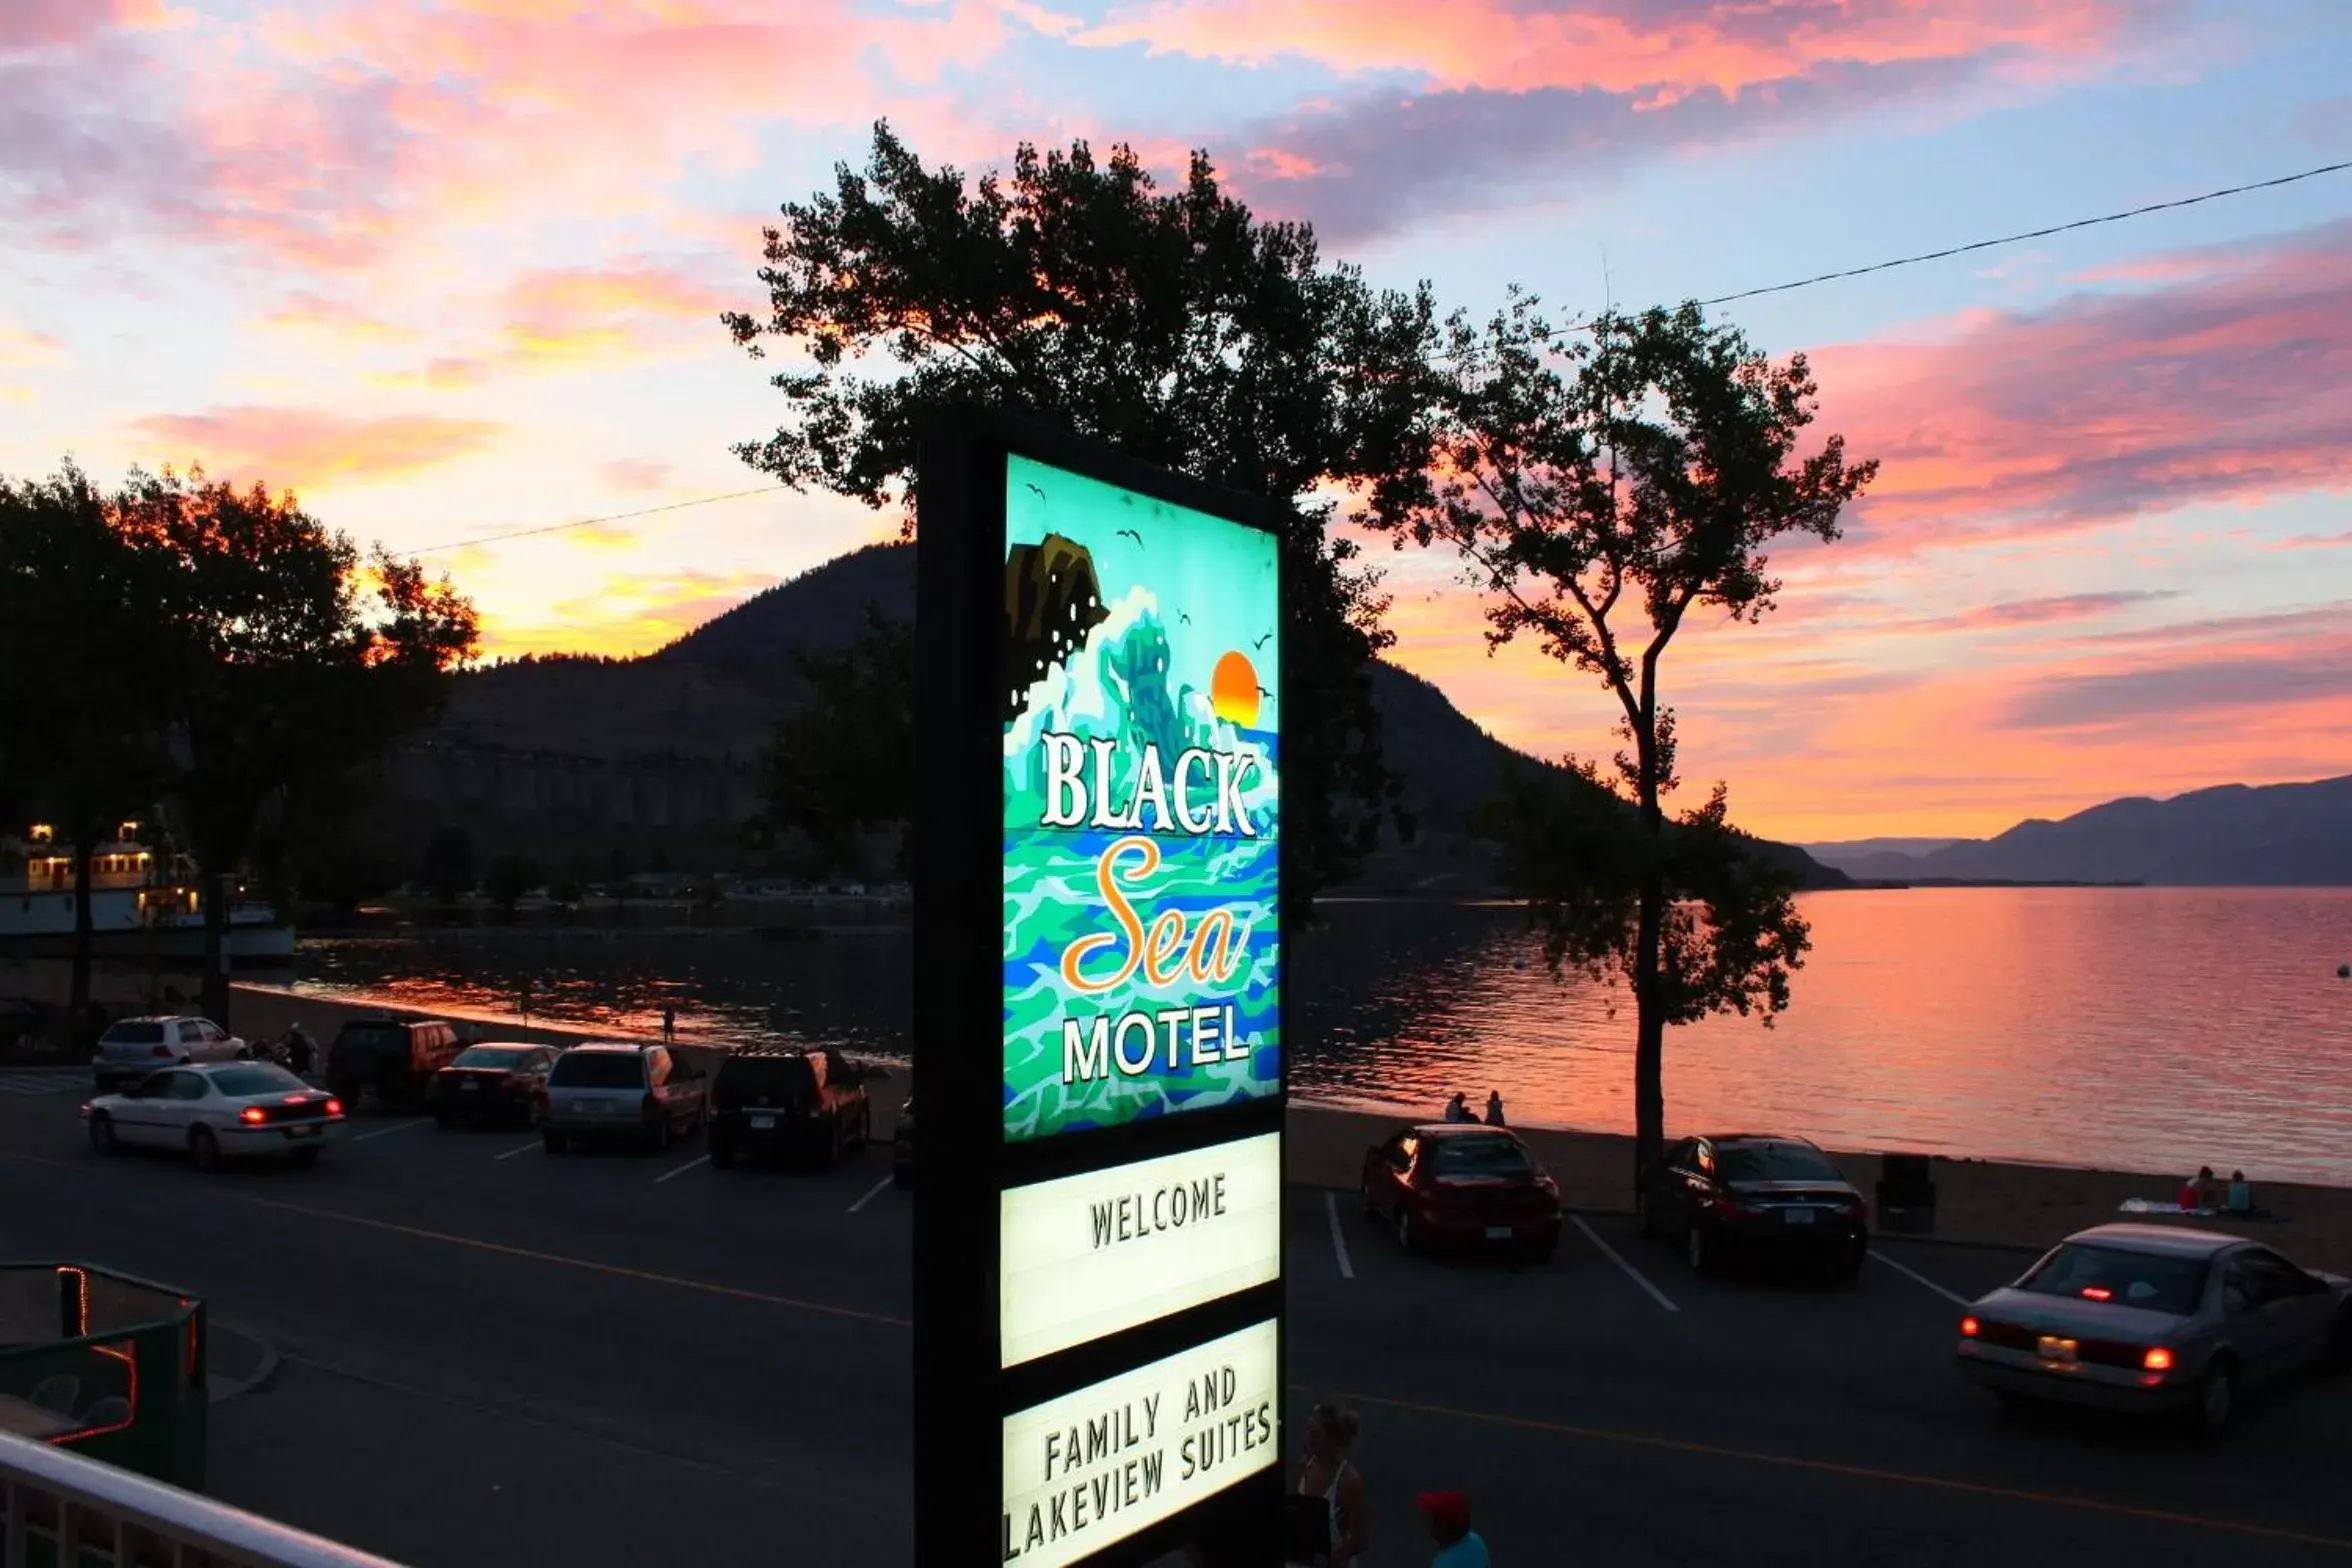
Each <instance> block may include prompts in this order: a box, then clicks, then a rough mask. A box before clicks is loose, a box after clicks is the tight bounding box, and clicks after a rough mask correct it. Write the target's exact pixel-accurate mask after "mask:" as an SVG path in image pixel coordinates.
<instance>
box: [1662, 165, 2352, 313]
mask: <svg viewBox="0 0 2352 1568" xmlns="http://www.w3.org/2000/svg"><path fill="white" fill-rule="evenodd" d="M2345 169H2352V161H2348V162H2344V163H2324V164H2321V165H2320V166H2319V167H2318V168H2316V169H2305V170H2303V171H2302V172H2301V173H2299V174H2282V175H2280V176H2279V177H2278V178H2277V179H2275V180H2257V181H2255V182H2254V183H2253V184H2251V185H2230V186H2225V187H2223V188H2222V189H2220V190H2217V191H2207V192H2205V193H2204V194H2203V195H2201V196H2183V197H2181V198H2180V199H2178V200H2177V201H2157V202H2150V203H2149V204H2148V205H2147V206H2145V207H2134V208H2132V209H2131V210H2129V211H2128V212H2109V213H2102V214H2101V215H2100V216H2098V217H2096V218H2077V219H2075V220H2074V222H2072V223H2060V224H2055V225H2053V226H2052V227H2050V228H2047V229H2029V230H2027V231H2026V232H2025V233H2023V234H2004V235H2002V236H2001V237H2000V238H1999V239H1996V240H1976V241H1974V242H1972V243H1970V244H1967V245H1954V246H1952V247H1950V248H1949V249H1946V250H1931V251H1926V252H1924V253H1922V254H1920V255H1917V256H1898V257H1896V258H1895V259H1894V260H1892V261H1874V262H1872V263H1871V264H1870V265H1869V266H1867V267H1848V268H1846V269H1845V270H1844V271H1842V272H1823V273H1818V274H1816V275H1814V276H1813V277H1810V278H1799V279H1797V280H1796V281H1795V282H1794V283H1774V284H1771V285H1770V286H1768V287H1765V288H1760V289H1742V290H1741V291H1740V292H1739V293H1737V294H1722V295H1718V296H1716V297H1715V298H1714V299H1709V300H1701V301H1700V302H1699V303H1701V304H1703V305H1728V304H1730V303H1732V302H1733V301H1734V300H1742V299H1754V298H1756V297H1757V296H1758V295H1760V294H1786V293H1787V292H1788V291H1789V290H1791V289H1806V288H1811V287H1812V286H1813V285H1814V284H1816V283H1834V282H1836V281H1837V280H1839V279H1840V278H1859V277H1863V276H1866V275H1867V274H1869V273H1873V272H1885V271H1887V270H1888V269H1889V268H1892V267H1909V266H1914V265H1916V264H1917V263H1919V262H1923V261H1942V260H1943V259H1944V258H1945V257H1947V256H1965V255H1967V254H1968V253H1969V252H1970V251H1976V250H1991V249H1992V248H1993V247H1994V246H1996V245H2015V244H2017V243H2018V242H2019V241H2021V240H2038V239H2047V238H2048V237H2049V236H2051V235H2053V234H2064V233H2067V232H2069V231H2070V230H2073V229H2088V228H2092V227H2094V226H2096V225H2098V224H2102V223H2121V222H2122V221H2123V220H2124V219H2126V218H2139V217H2145V216H2146V215H2147V214H2149V213H2151V212H2169V211H2171V210H2172V209H2173V208H2175V207H2194V206H2196V205H2197V204H2198V203H2199V202H2207V201H2219V200H2221V198H2222V197H2224V196H2243V195H2245V194H2246V193H2247V192H2248V191H2267V190H2271V189H2273V188H2274V187H2277V186H2280V185H2292V184H2294V183H2295V182H2296V181H2297V180H2309V179H2316V178H2318V177H2319V176H2320V175H2322V174H2335V173H2338V172H2340V171H2342V170H2345Z"/></svg>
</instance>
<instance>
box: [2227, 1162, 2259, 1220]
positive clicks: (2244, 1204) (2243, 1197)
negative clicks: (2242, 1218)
mask: <svg viewBox="0 0 2352 1568" xmlns="http://www.w3.org/2000/svg"><path fill="white" fill-rule="evenodd" d="M2228 1207H2229V1211H2230V1212H2231V1213H2232V1214H2251V1213H2253V1212H2254V1184H2253V1183H2252V1182H2250V1181H2248V1180H2246V1173H2245V1172H2244V1171H2231V1172H2230V1179H2229V1204H2228Z"/></svg>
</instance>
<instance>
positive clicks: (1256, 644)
mask: <svg viewBox="0 0 2352 1568" xmlns="http://www.w3.org/2000/svg"><path fill="white" fill-rule="evenodd" d="M1273 635H1274V634H1273V633H1272V632H1268V633H1267V634H1266V636H1265V637H1260V638H1259V639H1258V640H1257V641H1256V642H1253V643H1251V644H1250V647H1251V648H1252V649H1253V650H1255V649H1258V648H1263V647H1265V646H1266V639H1267V638H1268V637H1272V636H1273Z"/></svg>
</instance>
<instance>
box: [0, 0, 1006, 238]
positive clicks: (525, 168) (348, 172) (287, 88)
mask: <svg viewBox="0 0 2352 1568" xmlns="http://www.w3.org/2000/svg"><path fill="white" fill-rule="evenodd" d="M151 11H152V8H147V10H146V11H144V12H139V13H134V12H131V11H129V10H128V9H125V10H123V11H122V12H121V13H120V15H119V17H118V19H130V20H139V21H141V24H142V25H143V26H147V27H155V26H160V25H164V24H163V21H161V20H159V19H158V18H157V17H156V16H154V15H152V14H148V13H149V12H151ZM1008 14H1009V13H1008V12H1007V10H1006V8H1004V7H1002V6H999V5H997V4H992V3H988V0H960V3H957V4H952V5H939V6H933V7H927V8H924V9H922V10H919V11H898V12H894V13H890V14H883V15H875V14H871V13H870V12H869V11H868V10H866V9H865V8H863V7H861V6H858V5H855V4H853V3H852V0H811V3H807V4H794V5H790V6H778V5H775V4H773V3H770V0H597V3H588V0H580V3H569V4H568V3H547V0H533V3H508V0H447V3H439V4H430V5H428V4H423V3H419V0H383V3H379V0H343V3H336V4H330V5H325V6H319V7H310V6H303V7H296V6H292V5H285V6H280V7H278V8H275V9H270V8H265V9H263V10H262V11H261V12H260V14H259V15H257V16H255V17H254V18H252V19H251V20H250V21H248V22H242V23H236V24H232V23H230V22H227V21H215V22H213V23H210V24H206V25H200V26H195V27H180V28H179V30H178V31H177V32H176V33H175V35H174V36H173V37H172V38H171V40H170V42H169V46H168V48H150V47H147V46H146V43H145V42H144V39H143V35H142V33H141V31H140V30H139V28H137V27H128V26H116V27H96V26H91V25H86V24H85V22H84V21H83V19H82V18H81V17H79V16H77V15H76V8H75V6H74V5H72V4H71V3H70V0H41V4H40V6H39V9H38V10H37V11H36V12H33V13H28V16H29V18H30V19H32V20H39V21H41V23H42V26H43V28H44V34H43V35H44V36H48V35H50V34H55V35H56V37H57V41H58V43H59V47H58V48H57V49H54V50H52V51H50V52H49V54H48V55H47V56H45V57H44V58H43V60H42V61H41V68H40V71H39V73H38V76H37V77H36V76H34V75H33V74H31V73H30V72H29V71H10V70H7V69H0V181H7V180H9V179H11V178H13V180H14V181H15V182H16V183H18V184H20V185H22V186H24V187H25V188H26V189H27V191H28V192H29V194H30V196H31V198H32V200H31V201H30V202H29V203H25V204H21V205H20V210H19V217H20V220H23V221H29V222H31V223H34V224H37V226H38V232H40V233H41V234H42V235H43V236H44V237H45V238H47V239H48V240H50V241H51V242H53V243H56V242H67V241H73V240H77V239H79V240H85V241H86V240H88V239H91V238H93V237H95V236H96V235H98V234H101V233H104V232H107V231H108V230H110V229H111V230H114V231H116V232H119V231H120V229H121V228H122V227H123V226H124V225H125V223H126V221H127V222H135V223H137V224H139V225H140V226H142V227H145V228H148V229H154V228H161V229H163V230H165V231H167V232H169V233H170V234H172V235H173V236H174V237H176V238H182V239H209V240H215V241H227V242H232V243H243V244H249V245H253V246H257V247H259V248H262V249H264V250H266V251H268V252H269V253H271V254H273V255H275V256H278V257H281V258H286V259H291V260H294V261H297V262H299V263H302V264H305V265H307V266H311V267H314V268H322V269H360V268H365V267H368V266H370V265H372V264H374V263H377V262H379V261H383V260H385V259H387V257H388V255H389V253H391V252H394V251H397V250H400V249H403V248H407V247H414V246H419V245H425V244H430V243H432V242H434V241H435V240H437V239H439V238H442V237H445V236H447V235H450V234H452V233H454V232H456V231H460V230H463V229H465V228H467V227H468V226H485V225H487V226H511V225H514V224H516V223H521V222H527V221H530V220H533V219H538V218H547V219H563V220H574V221H576V220H578V219H580V218H582V217H600V218H606V219H621V220H635V219H639V218H641V217H642V216H643V215H644V213H645V211H646V206H647V201H648V197H647V195H646V193H647V192H648V191H649V190H653V189H657V188H659V187H661V186H662V185H664V184H666V183H667V182H669V181H671V180H673V179H675V178H677V177H678V176H680V175H682V174H684V173H686V172H689V171H690V170H691V169H692V168H694V167H695V166H696V165H698V164H710V165H717V166H720V167H729V168H735V169H744V168H748V167H750V166H751V165H752V163H753V161H754V159H755V158H756V156H757V154H758V152H759V146H760V143H759V137H760V136H761V134H762V133H763V132H764V131H765V130H766V129H767V128H768V127H771V126H773V125H776V124H778V123H800V124H823V125H840V126H853V125H858V124H862V123H863V122H864V121H866V120H867V119H868V118H870V117H871V115H872V113H873V108H874V104H875V100H876V97H877V94H878V92H879V90H881V89H882V88H883V87H884V86H885V85H886V84H903V83H914V84H918V85H920V84H923V83H928V82H931V81H934V80H935V79H936V78H937V77H938V75H939V73H940V72H941V71H942V70H944V69H945V68H946V67H948V66H949V65H951V64H958V63H970V62H973V61H976V60H979V59H982V58H985V57H986V56H988V55H989V54H991V53H993V52H995V51H996V50H998V49H1000V48H1001V47H1002V45H1003V42H1004V39H1005V34H1006V27H1007V21H1006V17H1007V15H1008ZM11 16H12V17H13V16H14V8H13V7H12V8H11ZM25 25H30V23H29V21H28V22H27V23H26V24H25ZM173 25H175V26H176V25H177V22H176V20H175V21H174V23H173ZM4 63H5V62H0V64H4Z"/></svg>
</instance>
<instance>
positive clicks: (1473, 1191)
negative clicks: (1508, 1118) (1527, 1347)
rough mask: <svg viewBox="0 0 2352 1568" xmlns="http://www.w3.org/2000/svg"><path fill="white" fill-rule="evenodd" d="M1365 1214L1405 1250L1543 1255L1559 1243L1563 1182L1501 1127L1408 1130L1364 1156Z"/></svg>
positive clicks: (1447, 1126) (1471, 1125)
mask: <svg viewBox="0 0 2352 1568" xmlns="http://www.w3.org/2000/svg"><path fill="white" fill-rule="evenodd" d="M1364 1213H1365V1214H1366V1215H1367V1216H1369V1217H1370V1218H1372V1219H1375V1220H1378V1221H1380V1222H1382V1223H1384V1224H1386V1225H1388V1226H1390V1227H1392V1228H1393V1229H1394V1230H1395V1232H1396V1239H1397V1245H1398V1246H1400V1247H1402V1248H1404V1249H1405V1250H1406V1251H1407V1252H1411V1251H1415V1250H1417V1249H1420V1248H1423V1247H1495V1248H1509V1249H1511V1250H1513V1251H1518V1252H1527V1253H1532V1254H1533V1255H1534V1256H1536V1257H1538V1258H1548V1257H1550V1256H1551V1255H1552V1252H1553V1250H1554V1249H1555V1248H1557V1247H1558V1246H1559V1245H1560V1184H1559V1183H1558V1182H1556V1181H1554V1180H1552V1178H1551V1176H1550V1174H1549V1173H1548V1172H1546V1171H1545V1170H1544V1168H1543V1165H1542V1163H1541V1162H1540V1161H1538V1160H1537V1159H1536V1157H1535V1155H1534V1154H1533V1153H1532V1152H1530V1151H1529V1149H1528V1147H1527V1145H1526V1144H1524V1143H1521V1142H1520V1141H1519V1139H1518V1137H1517V1136H1516V1135H1515V1134H1513V1133H1511V1132H1510V1131H1508V1130H1507V1129H1505V1128H1501V1127H1487V1126H1483V1125H1480V1124H1478V1123H1474V1122H1438V1123H1432V1124H1431V1125H1428V1126H1425V1127H1407V1128H1405V1129H1404V1130H1403V1131H1402V1132H1399V1133H1398V1134H1396V1135H1395V1136H1394V1137H1392V1138H1390V1139H1389V1140H1388V1141H1387V1142H1386V1143H1383V1144H1378V1145H1376V1146H1374V1147H1373V1148H1370V1149H1367V1150H1365V1151H1364Z"/></svg>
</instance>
